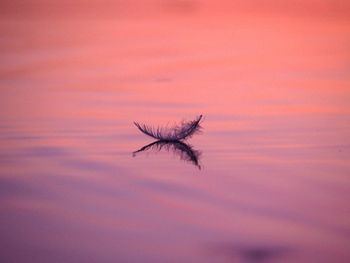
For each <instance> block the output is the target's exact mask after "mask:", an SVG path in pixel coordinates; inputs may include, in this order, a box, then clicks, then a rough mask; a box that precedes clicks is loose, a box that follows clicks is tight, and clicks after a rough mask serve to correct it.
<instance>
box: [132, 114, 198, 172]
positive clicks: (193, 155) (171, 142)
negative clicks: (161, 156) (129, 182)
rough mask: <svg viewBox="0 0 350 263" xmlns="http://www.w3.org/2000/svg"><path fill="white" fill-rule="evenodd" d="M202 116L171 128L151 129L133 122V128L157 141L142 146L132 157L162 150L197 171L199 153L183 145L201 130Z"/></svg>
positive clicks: (189, 146)
mask: <svg viewBox="0 0 350 263" xmlns="http://www.w3.org/2000/svg"><path fill="white" fill-rule="evenodd" d="M202 117H203V116H202V115H199V116H198V117H197V118H196V119H195V120H193V121H187V122H185V121H183V122H182V123H181V124H180V125H174V126H173V127H170V128H169V127H152V126H148V125H145V124H139V123H138V122H134V124H135V126H136V127H137V128H138V129H139V130H140V131H141V132H142V133H144V134H146V135H148V136H150V137H152V138H155V139H157V141H155V142H153V143H150V144H148V145H145V146H143V147H142V148H141V149H139V150H137V151H135V152H133V156H136V154H137V153H140V152H143V151H149V150H151V151H156V152H159V151H161V150H162V149H165V150H166V151H168V152H170V151H172V152H173V153H174V154H175V155H178V156H180V159H181V160H184V161H187V162H191V163H193V164H194V165H195V166H197V167H198V168H199V169H201V166H200V165H199V156H200V155H201V152H200V151H196V150H194V149H193V148H192V146H191V145H189V144H187V143H184V142H183V140H186V139H188V138H190V137H192V136H193V135H194V134H197V133H199V132H200V130H201V129H202V127H201V125H200V123H201V120H202Z"/></svg>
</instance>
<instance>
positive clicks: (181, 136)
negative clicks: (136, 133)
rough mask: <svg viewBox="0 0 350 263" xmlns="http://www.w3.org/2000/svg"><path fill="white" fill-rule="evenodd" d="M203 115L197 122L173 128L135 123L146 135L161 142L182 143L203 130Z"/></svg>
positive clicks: (183, 123)
mask: <svg viewBox="0 0 350 263" xmlns="http://www.w3.org/2000/svg"><path fill="white" fill-rule="evenodd" d="M202 117H203V116H202V115H199V116H198V117H197V118H196V119H195V120H193V121H188V122H185V121H183V122H182V123H181V124H180V125H174V126H173V127H152V126H149V125H146V124H139V123H138V122H134V124H135V126H136V127H137V128H138V129H139V130H140V131H141V132H142V133H144V134H146V135H148V136H150V137H152V138H154V139H157V140H161V141H180V140H186V139H188V138H190V137H192V136H193V135H194V134H196V133H199V132H200V130H201V128H202V127H201V126H200V122H201V120H202Z"/></svg>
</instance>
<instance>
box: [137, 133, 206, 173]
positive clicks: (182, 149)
mask: <svg viewBox="0 0 350 263" xmlns="http://www.w3.org/2000/svg"><path fill="white" fill-rule="evenodd" d="M162 150H165V151H167V152H173V153H174V155H177V156H179V157H180V159H181V160H183V161H186V162H190V163H192V164H193V165H195V166H197V167H198V168H199V169H201V166H200V164H199V159H200V155H201V152H200V151H198V150H195V149H193V147H192V146H191V145H189V144H187V143H184V142H181V141H164V140H158V141H155V142H152V143H150V144H148V145H145V146H143V147H142V148H140V149H139V150H137V151H135V152H133V153H132V155H133V156H134V157H135V156H136V155H137V154H139V153H141V152H146V151H152V152H160V151H162Z"/></svg>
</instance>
